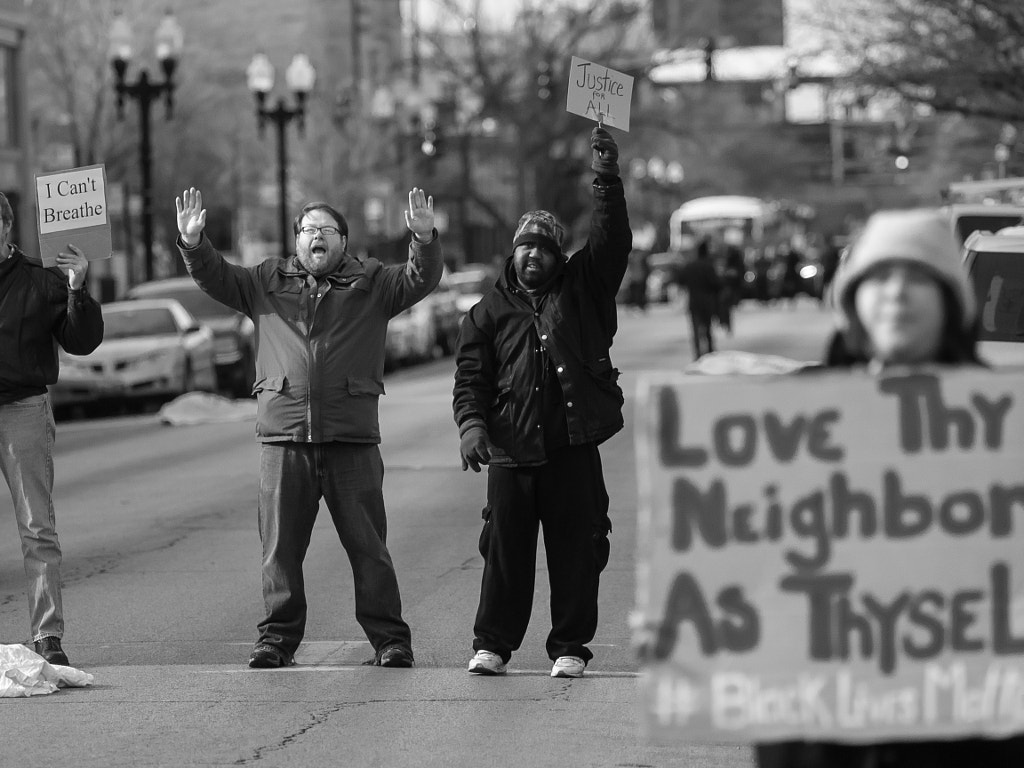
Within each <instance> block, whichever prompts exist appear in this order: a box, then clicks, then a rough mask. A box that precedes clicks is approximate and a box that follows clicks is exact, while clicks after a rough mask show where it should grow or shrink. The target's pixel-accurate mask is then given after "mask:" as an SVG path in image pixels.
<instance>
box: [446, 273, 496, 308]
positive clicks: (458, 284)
mask: <svg viewBox="0 0 1024 768" xmlns="http://www.w3.org/2000/svg"><path fill="white" fill-rule="evenodd" d="M494 280H495V275H494V269H493V268H491V267H489V266H487V265H486V264H468V265H466V266H465V267H464V268H462V269H460V270H458V271H457V272H452V274H451V285H452V288H453V289H454V290H455V292H456V294H457V296H456V299H455V304H456V306H457V307H458V308H459V311H460V312H461V313H462V314H465V313H466V312H469V310H470V309H471V308H472V307H473V306H474V305H475V304H476V303H477V302H478V301H480V299H482V298H483V297H484V294H485V293H486V292H487V291H489V290H490V289H491V287H492V286H493V285H494Z"/></svg>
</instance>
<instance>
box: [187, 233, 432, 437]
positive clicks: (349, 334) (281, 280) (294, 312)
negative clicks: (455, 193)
mask: <svg viewBox="0 0 1024 768" xmlns="http://www.w3.org/2000/svg"><path fill="white" fill-rule="evenodd" d="M178 249H179V250H180V251H181V255H182V257H183V258H184V259H185V266H186V267H188V271H189V274H190V275H191V276H192V278H193V279H194V280H195V281H196V283H198V285H199V287H200V288H202V289H203V290H204V291H206V292H207V293H208V294H210V296H212V297H213V298H215V299H217V301H219V302H221V303H222V304H226V305H227V306H229V307H231V308H233V309H237V310H238V311H240V312H243V313H245V314H246V315H248V316H249V317H250V318H252V321H253V324H254V326H255V337H256V383H255V384H254V385H253V392H254V393H255V394H256V402H257V411H256V435H257V437H258V439H259V440H260V441H262V442H285V441H292V442H308V443H322V442H332V441H340V442H351V443H379V442H380V425H379V420H378V412H377V404H378V400H379V398H380V396H381V395H383V394H384V343H385V336H386V333H387V326H388V320H389V319H391V318H392V317H394V316H395V315H397V314H398V313H399V312H401V311H402V310H404V309H407V308H408V307H411V306H412V305H413V304H415V303H416V302H417V301H419V300H420V299H422V298H423V297H424V296H426V295H427V294H428V293H430V292H431V291H432V290H434V288H435V287H436V286H437V284H438V282H439V281H440V279H441V269H442V254H441V244H440V241H439V240H438V238H437V237H435V238H434V240H433V241H431V242H430V243H428V244H420V243H418V242H416V241H415V239H414V240H413V241H412V243H411V244H410V246H409V259H408V261H407V262H406V264H404V265H402V266H397V265H396V266H384V265H383V264H381V263H380V262H379V261H377V260H376V259H364V260H361V259H357V258H355V257H349V258H347V259H346V260H345V261H344V262H343V263H342V265H341V267H339V269H338V271H337V272H335V273H334V274H332V275H329V276H328V277H327V278H326V280H323V281H321V282H320V283H318V281H317V280H316V279H315V278H313V277H312V276H310V275H309V274H307V273H306V272H305V271H303V270H302V268H301V267H300V266H299V265H298V264H297V262H296V260H295V257H294V256H292V257H291V258H288V259H277V258H271V259H267V260H266V261H264V262H263V263H262V264H258V265H257V266H255V267H240V266H237V265H235V264H230V263H228V262H227V261H225V260H224V259H223V258H222V257H221V255H220V254H219V253H217V251H216V250H214V248H213V246H211V245H210V242H209V241H208V240H207V239H206V237H205V236H204V237H203V238H202V240H200V242H199V244H198V245H196V246H195V247H194V248H187V247H185V245H184V243H183V242H182V241H181V238H179V239H178Z"/></svg>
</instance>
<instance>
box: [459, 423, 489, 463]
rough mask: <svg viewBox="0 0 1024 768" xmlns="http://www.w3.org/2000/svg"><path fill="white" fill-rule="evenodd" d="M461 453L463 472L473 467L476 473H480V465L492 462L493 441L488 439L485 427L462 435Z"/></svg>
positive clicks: (470, 430)
mask: <svg viewBox="0 0 1024 768" xmlns="http://www.w3.org/2000/svg"><path fill="white" fill-rule="evenodd" d="M459 453H461V454H462V470H463V471H465V470H467V469H469V468H470V467H472V469H473V471H474V472H479V471H480V465H481V464H486V463H487V462H489V461H490V460H491V441H490V439H489V438H488V437H487V430H486V429H484V428H483V427H470V428H469V429H467V430H466V432H465V433H464V434H463V435H462V442H461V443H460V444H459Z"/></svg>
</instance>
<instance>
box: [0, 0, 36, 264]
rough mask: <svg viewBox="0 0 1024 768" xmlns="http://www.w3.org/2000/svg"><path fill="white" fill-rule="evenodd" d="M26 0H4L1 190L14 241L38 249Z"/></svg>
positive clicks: (0, 12) (0, 26)
mask: <svg viewBox="0 0 1024 768" xmlns="http://www.w3.org/2000/svg"><path fill="white" fill-rule="evenodd" d="M26 26H27V19H26V15H25V3H24V0H0V192H3V193H4V195H6V196H7V199H8V200H9V201H10V203H11V206H12V207H13V208H14V221H15V226H14V235H13V238H12V239H13V240H14V241H15V242H16V243H18V245H20V246H21V247H22V248H23V249H24V250H25V251H26V252H27V253H29V254H35V253H37V252H38V247H37V245H38V244H37V242H36V236H35V225H34V223H33V222H34V218H33V215H32V172H31V162H30V157H31V147H30V145H29V121H28V110H27V109H26V106H25V105H26V99H25V94H26V92H27V85H26V65H25V53H24V40H25V30H26Z"/></svg>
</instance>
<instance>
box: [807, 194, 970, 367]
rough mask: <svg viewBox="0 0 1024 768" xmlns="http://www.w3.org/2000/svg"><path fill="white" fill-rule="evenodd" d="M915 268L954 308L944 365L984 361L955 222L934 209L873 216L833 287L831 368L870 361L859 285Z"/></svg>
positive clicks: (841, 268)
mask: <svg viewBox="0 0 1024 768" xmlns="http://www.w3.org/2000/svg"><path fill="white" fill-rule="evenodd" d="M888 263H902V264H912V265H914V266H916V267H917V268H919V269H921V270H923V271H924V272H926V273H927V274H929V275H931V276H932V277H933V278H934V279H935V280H936V281H937V282H938V283H939V285H941V286H942V287H943V288H944V293H945V295H946V296H947V297H948V301H950V302H951V304H950V305H949V306H948V307H947V309H948V310H949V317H950V319H949V325H948V327H947V329H946V334H945V337H944V343H943V349H942V350H941V351H940V358H939V361H938V362H943V363H956V362H978V361H977V354H976V351H975V342H976V339H977V328H976V322H977V299H976V297H975V293H974V287H973V286H972V284H971V281H970V278H969V277H968V275H967V271H966V270H965V269H964V267H963V264H962V260H961V254H960V246H959V244H958V242H957V240H956V238H955V236H954V234H953V229H952V225H951V224H950V221H949V219H948V218H947V217H946V216H944V215H943V214H942V213H941V212H940V211H936V210H933V209H926V208H920V209H911V210H895V211H879V212H878V213H875V214H873V215H872V216H871V217H870V218H869V219H868V221H867V223H866V224H865V225H864V229H863V230H862V231H861V233H860V235H859V236H858V237H857V239H856V241H855V242H854V244H853V245H852V246H851V248H850V252H849V254H848V255H847V256H846V258H845V259H844V260H843V261H842V263H841V264H840V266H839V268H838V270H837V271H836V276H835V281H834V283H833V285H832V300H833V309H834V311H835V315H836V318H835V319H836V326H837V332H836V334H835V335H834V337H833V338H832V339H831V341H830V342H829V348H828V351H827V357H826V364H834V365H850V364H854V363H857V362H866V355H867V351H866V347H867V341H866V338H865V334H864V330H863V328H862V327H861V324H860V322H859V321H858V320H857V312H856V309H855V307H854V298H855V295H856V293H857V286H858V285H860V283H861V281H863V280H864V278H865V277H866V276H867V275H868V274H869V273H870V272H871V271H872V270H874V269H875V268H877V267H879V266H880V265H883V264H888Z"/></svg>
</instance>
